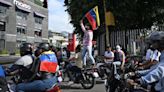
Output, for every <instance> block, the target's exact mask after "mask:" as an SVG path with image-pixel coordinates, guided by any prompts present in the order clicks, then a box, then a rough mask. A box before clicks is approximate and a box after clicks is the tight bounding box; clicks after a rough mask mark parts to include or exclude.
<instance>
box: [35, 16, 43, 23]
mask: <svg viewBox="0 0 164 92" xmlns="http://www.w3.org/2000/svg"><path fill="white" fill-rule="evenodd" d="M42 21H43V18H40V17H35V23H37V24H42Z"/></svg>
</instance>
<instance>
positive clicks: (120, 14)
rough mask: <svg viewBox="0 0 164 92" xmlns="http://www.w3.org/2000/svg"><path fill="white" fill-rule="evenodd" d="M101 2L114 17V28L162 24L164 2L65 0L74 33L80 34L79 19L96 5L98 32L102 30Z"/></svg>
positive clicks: (102, 14)
mask: <svg viewBox="0 0 164 92" xmlns="http://www.w3.org/2000/svg"><path fill="white" fill-rule="evenodd" d="M103 1H106V8H107V11H111V12H112V13H113V15H114V17H115V24H116V26H115V27H116V28H119V29H135V28H150V26H151V25H152V24H153V22H155V21H158V23H160V24H163V22H164V0H65V6H66V7H67V9H66V11H67V12H68V13H69V15H70V18H71V21H70V23H72V24H73V26H74V27H75V33H79V34H82V31H81V28H80V26H79V21H80V19H81V18H82V17H83V16H84V15H85V13H86V12H87V11H89V10H90V9H91V8H93V7H94V6H96V5H98V7H99V14H100V23H101V26H100V28H99V29H98V31H96V32H97V34H100V33H99V32H103V30H104V9H103Z"/></svg>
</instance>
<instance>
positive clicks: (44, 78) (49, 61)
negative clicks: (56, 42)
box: [16, 43, 58, 92]
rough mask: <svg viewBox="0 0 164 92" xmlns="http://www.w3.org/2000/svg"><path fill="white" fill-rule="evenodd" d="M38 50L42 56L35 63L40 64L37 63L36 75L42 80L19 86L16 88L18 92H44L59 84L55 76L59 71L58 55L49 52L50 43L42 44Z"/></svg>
mask: <svg viewBox="0 0 164 92" xmlns="http://www.w3.org/2000/svg"><path fill="white" fill-rule="evenodd" d="M38 49H39V50H38V52H41V54H40V55H39V56H38V58H37V60H36V61H35V62H38V63H35V65H36V73H35V74H34V75H35V76H36V75H37V76H39V77H40V79H39V80H34V81H32V82H26V83H20V84H18V85H17V87H16V90H17V91H18V92H44V91H46V90H48V89H50V88H52V87H53V86H55V85H56V83H57V77H56V76H55V75H54V74H55V73H56V71H57V70H58V63H57V58H56V55H55V54H54V52H52V51H50V50H49V44H48V43H40V44H39V47H38Z"/></svg>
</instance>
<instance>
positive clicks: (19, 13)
mask: <svg viewBox="0 0 164 92" xmlns="http://www.w3.org/2000/svg"><path fill="white" fill-rule="evenodd" d="M16 14H17V19H23V20H27V15H28V14H27V13H24V12H22V11H17V12H16Z"/></svg>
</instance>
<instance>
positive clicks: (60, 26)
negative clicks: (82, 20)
mask: <svg viewBox="0 0 164 92" xmlns="http://www.w3.org/2000/svg"><path fill="white" fill-rule="evenodd" d="M48 10H49V24H48V27H49V30H52V31H54V32H63V31H66V32H69V33H72V32H73V30H74V28H73V26H72V25H71V24H70V23H69V21H70V18H69V15H68V13H67V12H66V11H65V10H66V7H64V0H48Z"/></svg>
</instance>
